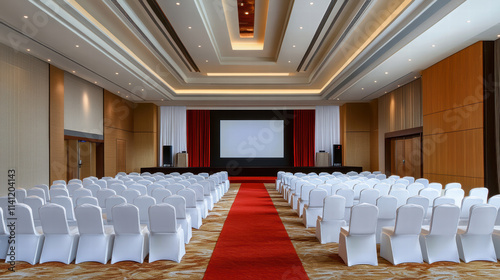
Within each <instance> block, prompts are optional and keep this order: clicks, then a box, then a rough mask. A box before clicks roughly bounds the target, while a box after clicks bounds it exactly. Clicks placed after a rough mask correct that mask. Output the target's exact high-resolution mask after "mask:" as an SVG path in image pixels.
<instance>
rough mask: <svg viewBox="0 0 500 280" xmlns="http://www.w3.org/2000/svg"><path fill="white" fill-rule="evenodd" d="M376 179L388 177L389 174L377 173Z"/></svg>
mask: <svg viewBox="0 0 500 280" xmlns="http://www.w3.org/2000/svg"><path fill="white" fill-rule="evenodd" d="M375 179H379V180H384V179H387V175H385V174H377V175H375Z"/></svg>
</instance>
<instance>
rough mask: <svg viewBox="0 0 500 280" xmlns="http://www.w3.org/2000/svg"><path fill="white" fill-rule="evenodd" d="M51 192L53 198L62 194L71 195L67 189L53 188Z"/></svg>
mask: <svg viewBox="0 0 500 280" xmlns="http://www.w3.org/2000/svg"><path fill="white" fill-rule="evenodd" d="M49 192H50V197H51V198H54V196H60V195H62V196H67V197H69V193H68V191H67V190H66V189H54V188H51V189H50V191H49Z"/></svg>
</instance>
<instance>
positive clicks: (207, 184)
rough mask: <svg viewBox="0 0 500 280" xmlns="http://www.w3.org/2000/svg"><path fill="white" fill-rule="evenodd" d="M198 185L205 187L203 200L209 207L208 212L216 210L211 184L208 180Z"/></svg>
mask: <svg viewBox="0 0 500 280" xmlns="http://www.w3.org/2000/svg"><path fill="white" fill-rule="evenodd" d="M198 184H200V185H202V186H203V199H204V200H205V203H206V205H207V209H208V210H212V209H213V208H214V199H213V197H212V192H211V191H210V182H209V181H207V180H203V181H199V182H198Z"/></svg>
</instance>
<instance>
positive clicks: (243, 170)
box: [141, 166, 363, 177]
mask: <svg viewBox="0 0 500 280" xmlns="http://www.w3.org/2000/svg"><path fill="white" fill-rule="evenodd" d="M219 171H227V172H228V174H229V176H233V177H234V176H243V177H249V176H276V174H277V173H278V171H285V172H292V173H296V172H303V173H309V172H315V173H318V174H319V173H320V172H327V173H330V174H331V173H333V172H342V173H344V174H345V173H347V172H349V171H356V172H358V173H359V172H361V171H363V168H362V167H359V166H339V167H334V166H326V167H284V166H281V167H279V166H278V167H272V166H269V167H244V166H241V167H234V168H224V167H143V168H141V173H142V172H149V173H151V174H153V173H155V172H163V173H165V174H169V173H172V172H179V173H181V174H182V173H184V172H191V173H194V174H198V173H202V172H207V173H209V174H213V173H216V172H219Z"/></svg>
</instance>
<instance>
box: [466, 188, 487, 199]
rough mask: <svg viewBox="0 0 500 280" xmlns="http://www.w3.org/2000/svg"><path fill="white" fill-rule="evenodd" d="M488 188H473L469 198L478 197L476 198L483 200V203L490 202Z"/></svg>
mask: <svg viewBox="0 0 500 280" xmlns="http://www.w3.org/2000/svg"><path fill="white" fill-rule="evenodd" d="M488 193H489V191H488V188H484V187H483V188H472V189H471V190H470V191H469V196H476V197H480V198H481V199H482V200H483V203H487V202H488Z"/></svg>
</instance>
